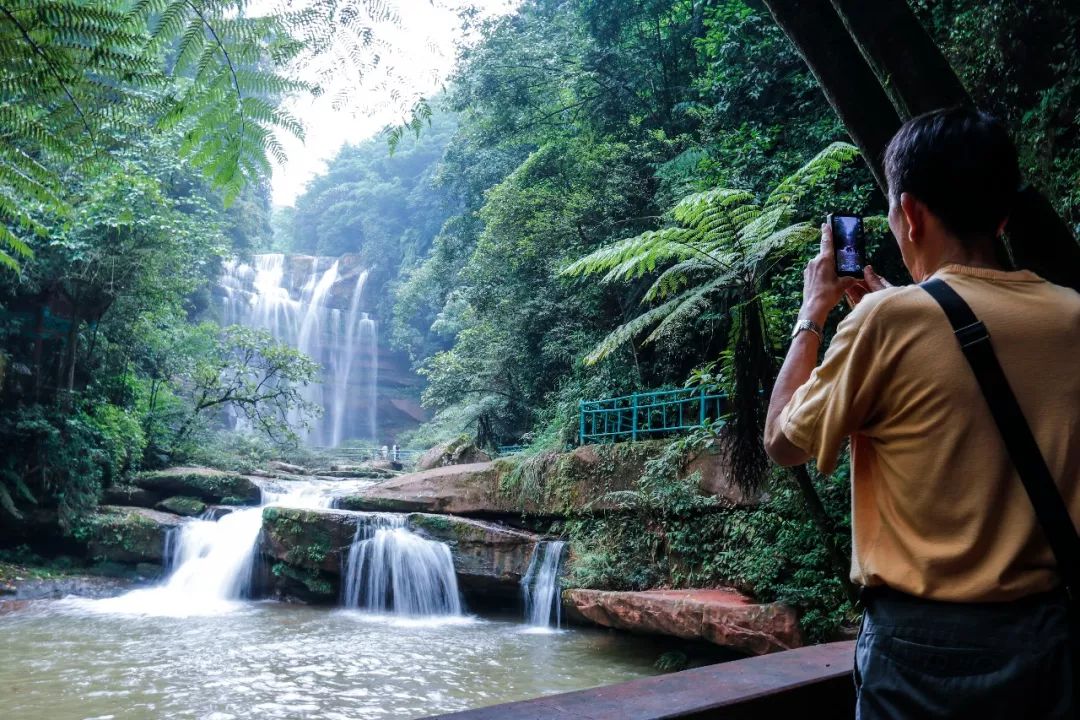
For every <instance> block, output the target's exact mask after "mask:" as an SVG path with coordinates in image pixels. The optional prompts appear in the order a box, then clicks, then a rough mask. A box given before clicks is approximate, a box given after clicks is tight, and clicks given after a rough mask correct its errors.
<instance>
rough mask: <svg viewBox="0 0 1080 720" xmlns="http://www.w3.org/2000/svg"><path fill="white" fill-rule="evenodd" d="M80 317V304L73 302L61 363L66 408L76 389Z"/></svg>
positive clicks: (69, 407) (60, 383) (61, 379)
mask: <svg viewBox="0 0 1080 720" xmlns="http://www.w3.org/2000/svg"><path fill="white" fill-rule="evenodd" d="M81 323H82V320H81V319H80V318H79V308H78V305H74V304H73V309H72V313H71V327H70V328H68V333H67V340H66V342H65V344H64V361H63V362H62V363H61V365H60V372H61V376H60V382H58V383H57V384H58V385H60V386H61V387H62V389H63V394H64V399H63V403H64V408H65V409H66V410H70V409H71V400H72V393H73V391H74V390H75V358H76V355H77V353H78V349H79V325H80V324H81Z"/></svg>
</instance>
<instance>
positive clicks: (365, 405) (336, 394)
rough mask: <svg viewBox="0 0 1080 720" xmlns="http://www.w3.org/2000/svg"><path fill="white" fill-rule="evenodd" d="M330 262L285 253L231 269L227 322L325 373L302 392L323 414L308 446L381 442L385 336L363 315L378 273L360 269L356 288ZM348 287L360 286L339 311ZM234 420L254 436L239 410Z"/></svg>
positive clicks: (223, 283) (224, 287)
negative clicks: (252, 330)
mask: <svg viewBox="0 0 1080 720" xmlns="http://www.w3.org/2000/svg"><path fill="white" fill-rule="evenodd" d="M326 262H329V261H328V260H322V261H320V259H319V258H313V257H312V258H302V257H296V258H291V259H289V260H288V262H287V259H286V257H285V256H284V255H282V254H280V253H271V254H266V255H255V256H254V257H253V258H252V264H251V265H248V264H246V263H241V262H239V261H236V260H232V261H229V262H226V263H225V264H224V267H223V272H222V276H221V278H220V280H219V284H218V287H219V294H220V295H221V298H222V315H221V318H222V322H223V323H225V324H227V325H234V324H235V325H245V326H248V327H256V328H261V329H264V330H267V331H269V332H270V334H271V335H273V336H274V338H275V339H277V340H278V341H279V342H283V343H285V344H286V345H289V346H290V347H293V348H296V349H297V350H299V351H301V352H303V353H304V354H306V355H309V356H310V357H311V358H312V359H313V360H315V361H316V362H318V363H319V364H320V365H321V366H322V371H321V375H320V378H319V381H317V382H314V383H311V384H309V385H307V386H305V387H303V388H301V389H300V392H301V394H302V395H303V397H304V399H305V400H307V401H308V402H311V403H313V404H315V405H317V406H319V407H321V408H322V409H323V415H322V417H321V418H317V419H316V420H315V421H314V422H313V424H312V427H311V428H309V430H308V432H307V435H306V440H307V441H308V443H310V444H312V445H320V446H334V447H336V446H338V445H340V444H341V443H343V442H345V441H346V440H349V439H363V440H367V441H370V442H377V440H378V434H377V426H376V420H377V418H376V403H377V400H378V335H377V331H376V324H375V321H374V320H373V319H371V317H370V315H369V314H368V313H367V312H365V311H363V310H362V309H361V308H362V307H363V304H364V302H363V300H364V288H365V286H366V284H367V279H368V276H369V274H370V273H369V271H368V270H360V271H359V272H357V274H356V276H355V281H353V279H352V275H351V271H343V270H342V265H343V263H342V261H341V260H334V261H332V262H329V265H328V266H327V265H326V264H325V263H326ZM320 267H325V268H326V269H325V270H320V269H319V268H320ZM345 267H348V266H347V265H346V266H345ZM296 276H299V277H300V278H303V280H302V284H300V281H298V280H297V277H296ZM294 281H295V282H294ZM346 282H353V283H354V284H353V286H352V293H351V295H350V298H349V304H348V308H347V309H346V308H342V307H334V304H335V303H336V302H340V300H339V298H340V297H341V294H340V293H338V292H335V287H340V286H341V284H342V283H346ZM297 285H299V287H297ZM359 366H362V367H359ZM227 413H228V415H229V418H230V425H231V426H232V427H233V428H235V429H237V430H247V429H249V428H248V427H247V423H246V422H245V421H244V418H243V417H242V416H241V415H239V414H238V413H236V412H235V410H234V409H229V410H227Z"/></svg>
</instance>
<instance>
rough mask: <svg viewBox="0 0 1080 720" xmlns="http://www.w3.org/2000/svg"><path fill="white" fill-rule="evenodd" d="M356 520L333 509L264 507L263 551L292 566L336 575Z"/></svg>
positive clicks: (355, 517) (350, 541) (352, 515)
mask: <svg viewBox="0 0 1080 720" xmlns="http://www.w3.org/2000/svg"><path fill="white" fill-rule="evenodd" d="M357 519H358V516H356V515H355V514H353V513H347V512H341V511H336V510H315V509H299V508H282V507H268V508H265V509H264V510H263V540H264V543H263V545H262V547H263V552H264V553H265V554H267V555H269V556H270V557H272V558H274V559H275V560H278V561H282V562H285V563H287V564H289V565H290V566H293V567H295V568H302V569H308V570H322V571H324V572H327V573H335V574H336V573H338V572H340V568H341V560H342V557H343V554H345V553H347V552H348V548H349V546H350V545H351V544H352V539H353V536H354V535H355V534H356V525H357Z"/></svg>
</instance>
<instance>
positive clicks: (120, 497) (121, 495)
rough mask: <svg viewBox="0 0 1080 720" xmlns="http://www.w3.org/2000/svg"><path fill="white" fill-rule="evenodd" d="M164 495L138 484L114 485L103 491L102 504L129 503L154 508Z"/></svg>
mask: <svg viewBox="0 0 1080 720" xmlns="http://www.w3.org/2000/svg"><path fill="white" fill-rule="evenodd" d="M161 499H162V496H161V495H160V494H159V493H156V492H151V491H150V490H145V489H143V488H141V487H138V486H136V485H114V486H113V487H110V488H106V489H105V491H104V492H103V493H102V498H101V504H102V505H128V506H131V507H144V508H151V509H153V508H154V507H155V506H156V505H157V504H158V503H159V502H161Z"/></svg>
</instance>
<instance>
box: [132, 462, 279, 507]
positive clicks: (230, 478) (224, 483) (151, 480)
mask: <svg viewBox="0 0 1080 720" xmlns="http://www.w3.org/2000/svg"><path fill="white" fill-rule="evenodd" d="M135 484H136V485H138V486H139V487H140V488H143V489H144V490H149V491H151V492H156V493H159V494H161V495H166V496H171V495H181V496H185V497H194V498H198V499H200V500H202V501H204V502H207V503H216V504H222V505H258V504H259V501H260V500H261V499H262V491H261V490H260V489H259V486H258V485H256V484H255V483H254V482H253V481H252V480H251V479H250V478H247V477H244V476H243V475H237V474H235V473H227V472H222V471H220V470H212V469H210V468H200V467H180V468H170V469H168V470H157V471H154V472H147V473H141V474H140V475H138V476H136V477H135ZM226 501H228V502H226Z"/></svg>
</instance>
